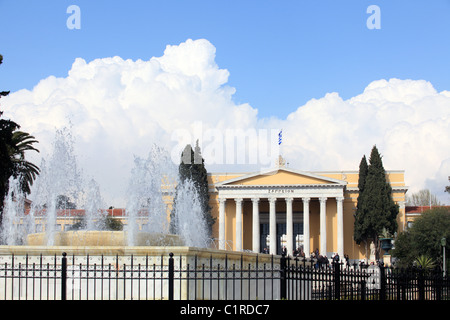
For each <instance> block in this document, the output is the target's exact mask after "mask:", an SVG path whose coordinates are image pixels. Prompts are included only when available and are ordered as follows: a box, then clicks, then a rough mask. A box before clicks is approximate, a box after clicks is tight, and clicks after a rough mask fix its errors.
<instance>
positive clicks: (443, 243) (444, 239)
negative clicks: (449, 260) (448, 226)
mask: <svg viewBox="0 0 450 320" xmlns="http://www.w3.org/2000/svg"><path fill="white" fill-rule="evenodd" d="M446 244H447V239H446V238H442V239H441V245H442V248H443V260H444V263H443V267H444V277H445V274H446V271H447V269H446V265H445V264H446V261H445V246H446Z"/></svg>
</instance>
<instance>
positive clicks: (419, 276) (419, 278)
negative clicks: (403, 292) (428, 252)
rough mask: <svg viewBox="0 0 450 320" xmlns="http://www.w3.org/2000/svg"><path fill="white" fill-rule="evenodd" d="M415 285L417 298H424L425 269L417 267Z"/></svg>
mask: <svg viewBox="0 0 450 320" xmlns="http://www.w3.org/2000/svg"><path fill="white" fill-rule="evenodd" d="M417 285H418V287H419V288H418V289H419V300H425V271H424V270H423V269H419V272H418V274H417Z"/></svg>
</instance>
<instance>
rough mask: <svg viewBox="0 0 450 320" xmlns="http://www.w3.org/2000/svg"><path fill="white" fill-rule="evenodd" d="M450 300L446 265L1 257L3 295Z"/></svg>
mask: <svg viewBox="0 0 450 320" xmlns="http://www.w3.org/2000/svg"><path fill="white" fill-rule="evenodd" d="M60 299H61V300H134V299H136V300H143V299H145V300H151V299H152V300H159V299H161V300H163V299H164V300H167V299H168V300H257V299H258V300H278V299H288V300H449V299H450V283H449V279H448V277H447V276H445V277H444V276H443V274H442V272H441V271H439V270H436V271H425V270H421V269H411V270H401V269H393V268H384V267H382V266H381V267H378V266H369V267H367V266H365V267H360V266H356V265H354V266H350V267H344V266H343V265H342V264H339V263H332V264H327V265H320V266H319V265H318V264H317V263H316V261H314V260H309V259H308V260H307V259H292V258H286V257H281V258H280V257H279V256H268V255H258V256H256V258H255V259H254V260H252V261H251V262H249V261H247V260H245V259H243V258H242V256H241V259H240V260H231V259H228V258H227V257H225V259H221V260H217V259H216V258H214V257H213V256H210V257H209V258H205V257H202V258H200V257H197V256H194V257H186V256H174V255H173V254H172V253H171V254H169V255H161V256H67V255H66V254H63V255H62V256H60V255H54V256H42V255H41V256H28V255H26V256H14V255H11V256H0V300H60Z"/></svg>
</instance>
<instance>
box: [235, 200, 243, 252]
mask: <svg viewBox="0 0 450 320" xmlns="http://www.w3.org/2000/svg"><path fill="white" fill-rule="evenodd" d="M234 201H235V202H236V240H235V244H236V251H242V198H237V199H234Z"/></svg>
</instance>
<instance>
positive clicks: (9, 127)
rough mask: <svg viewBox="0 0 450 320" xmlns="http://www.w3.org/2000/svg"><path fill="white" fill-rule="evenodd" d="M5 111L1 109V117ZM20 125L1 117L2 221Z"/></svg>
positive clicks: (0, 213) (0, 95) (0, 192)
mask: <svg viewBox="0 0 450 320" xmlns="http://www.w3.org/2000/svg"><path fill="white" fill-rule="evenodd" d="M2 63H3V56H2V55H1V54H0V64H2ZM8 94H9V91H1V92H0V98H1V97H4V96H7V95H8ZM2 114H3V112H1V111H0V117H1V116H2ZM18 128H19V125H18V124H17V123H15V122H14V121H11V120H5V119H0V168H1V170H0V223H1V216H2V213H3V199H4V198H5V196H6V194H7V193H8V180H9V177H10V176H11V175H12V174H13V171H14V164H13V162H12V161H11V158H10V156H9V150H10V146H12V136H13V132H14V130H16V129H18Z"/></svg>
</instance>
